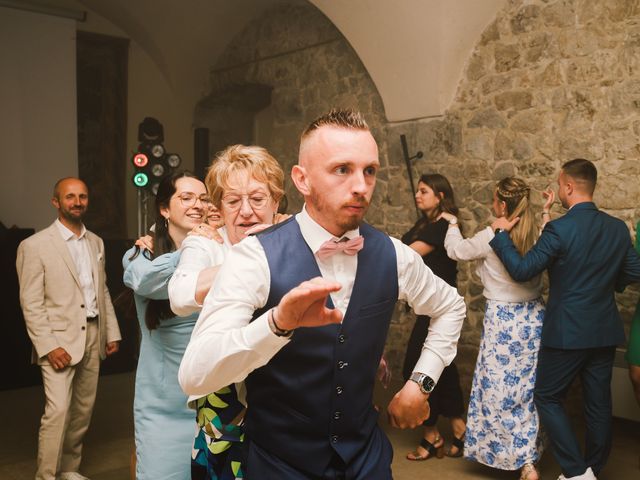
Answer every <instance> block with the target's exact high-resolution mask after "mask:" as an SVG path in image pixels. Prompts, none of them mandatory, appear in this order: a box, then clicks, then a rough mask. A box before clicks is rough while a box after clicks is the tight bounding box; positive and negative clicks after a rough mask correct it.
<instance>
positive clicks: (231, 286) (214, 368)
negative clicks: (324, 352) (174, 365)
mask: <svg viewBox="0 0 640 480" xmlns="http://www.w3.org/2000/svg"><path fill="white" fill-rule="evenodd" d="M269 287H270V272H269V265H268V263H267V259H266V257H265V254H264V250H263V248H262V246H261V245H260V242H259V241H258V240H257V239H256V238H253V237H249V238H247V239H245V240H243V241H242V242H240V243H239V244H237V245H235V246H234V247H233V248H232V249H231V251H230V253H229V254H228V256H227V259H226V260H225V262H224V263H223V264H222V266H221V268H220V271H219V272H218V275H217V277H216V282H215V285H214V287H213V288H212V289H211V290H210V291H209V293H208V294H207V297H206V298H205V301H204V305H203V308H202V312H201V313H200V317H199V318H198V321H197V323H196V326H195V328H194V330H193V333H192V335H191V340H190V342H189V345H188V346H187V349H186V351H185V354H184V356H183V358H182V363H181V365H180V371H179V374H178V378H179V381H180V386H181V387H182V389H183V390H184V392H185V393H187V394H188V395H206V394H208V393H210V392H213V391H216V390H219V389H220V388H222V387H224V386H226V385H229V384H231V383H237V382H241V381H243V380H244V379H245V378H246V377H247V375H249V374H250V373H251V372H252V371H253V370H255V369H256V368H259V367H262V366H264V365H266V364H267V362H268V361H269V360H270V359H271V358H272V357H273V356H274V355H275V354H276V353H277V352H278V351H279V350H280V349H281V348H282V347H284V346H285V345H286V344H287V343H288V342H289V340H288V339H287V338H285V337H278V336H277V335H275V334H274V333H273V332H272V331H271V329H270V328H269V324H268V315H269V312H266V313H265V314H263V315H261V316H260V317H258V318H256V319H255V320H254V321H253V322H251V319H252V317H253V314H254V312H255V311H256V310H257V309H259V308H261V307H263V306H264V305H265V304H266V302H267V298H268V295H269Z"/></svg>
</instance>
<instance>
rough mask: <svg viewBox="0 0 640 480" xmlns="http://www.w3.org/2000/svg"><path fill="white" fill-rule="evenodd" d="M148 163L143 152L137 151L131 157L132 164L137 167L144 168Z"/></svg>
mask: <svg viewBox="0 0 640 480" xmlns="http://www.w3.org/2000/svg"><path fill="white" fill-rule="evenodd" d="M148 163H149V158H148V157H147V156H146V155H145V154H144V153H138V154H136V155H135V156H134V157H133V164H134V165H135V166H136V167H138V168H144V167H146V166H147V164H148Z"/></svg>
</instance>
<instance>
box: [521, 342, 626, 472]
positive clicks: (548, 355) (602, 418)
mask: <svg viewBox="0 0 640 480" xmlns="http://www.w3.org/2000/svg"><path fill="white" fill-rule="evenodd" d="M614 355H615V347H601V348H584V349H576V350H563V349H557V348H549V347H542V348H541V349H540V354H539V357H538V370H537V377H536V385H535V389H534V401H535V404H536V407H537V408H538V414H539V415H540V421H541V422H542V425H543V426H544V428H545V431H546V433H547V436H548V438H549V442H550V444H551V447H552V451H553V454H554V456H555V458H556V460H557V462H558V463H559V464H560V468H561V469H562V473H563V474H564V475H565V476H566V477H574V476H576V475H582V474H583V473H584V472H585V471H586V470H587V468H588V467H591V469H592V470H593V471H594V473H595V474H596V475H598V473H600V471H601V470H602V468H603V467H604V465H605V463H606V462H607V458H608V457H609V452H610V450H611V410H612V405H611V375H612V371H613V360H614ZM578 376H579V377H580V380H581V381H582V391H583V402H584V418H585V422H586V438H585V451H584V454H582V453H581V451H580V446H579V444H578V440H577V438H576V436H575V434H574V432H573V430H572V429H571V423H570V421H569V418H568V416H567V414H566V412H565V410H564V407H563V402H564V400H565V398H566V396H567V392H568V390H569V387H570V386H571V384H572V383H573V382H574V380H575V379H576V377H578Z"/></svg>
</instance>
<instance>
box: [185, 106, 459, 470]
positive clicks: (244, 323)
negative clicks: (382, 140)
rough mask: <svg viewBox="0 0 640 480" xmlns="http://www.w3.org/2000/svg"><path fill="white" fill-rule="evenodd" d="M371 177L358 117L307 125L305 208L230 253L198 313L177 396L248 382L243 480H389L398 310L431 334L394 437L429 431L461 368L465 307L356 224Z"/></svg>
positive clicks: (398, 409)
mask: <svg viewBox="0 0 640 480" xmlns="http://www.w3.org/2000/svg"><path fill="white" fill-rule="evenodd" d="M379 168H380V163H379V160H378V148H377V145H376V142H375V140H374V139H373V136H372V135H371V133H370V131H369V128H368V126H367V124H366V123H365V121H364V119H363V118H362V117H361V115H360V114H359V113H356V112H353V111H350V110H333V111H331V112H329V113H328V114H326V115H323V116H322V117H320V118H318V119H316V120H315V121H314V122H312V123H311V125H310V126H309V127H308V128H307V129H306V130H305V132H304V133H303V134H302V137H301V144H300V152H299V161H298V164H297V165H296V166H294V167H293V169H292V172H291V176H292V179H293V182H294V184H295V185H296V187H297V189H298V190H299V191H300V193H301V194H302V195H303V197H304V200H305V206H304V208H303V209H302V211H301V212H300V213H298V214H297V215H296V216H295V217H292V218H291V219H289V220H288V221H286V222H283V223H281V224H278V225H276V226H274V227H272V228H270V229H269V230H266V231H264V232H263V233H261V234H259V235H257V236H254V237H249V238H247V239H246V240H244V241H242V242H240V243H239V244H238V245H236V246H234V247H233V249H232V251H231V253H230V254H229V256H228V258H227V261H226V262H225V263H224V265H223V266H222V267H221V269H220V272H219V273H218V277H217V279H216V283H215V286H214V288H213V289H212V290H211V291H210V293H209V295H208V296H207V298H206V300H205V303H204V307H203V310H202V313H201V315H200V318H199V320H198V323H197V325H196V327H195V329H194V332H193V336H192V339H191V342H190V344H189V346H188V348H187V351H186V352H185V356H184V358H183V362H182V365H181V368H180V383H181V385H182V387H183V389H184V390H185V392H187V393H188V394H207V393H209V392H212V391H215V390H217V389H219V388H222V387H224V386H226V385H229V384H230V383H233V382H240V381H242V380H245V379H246V391H247V405H248V410H247V415H246V421H245V432H246V433H245V459H244V462H243V465H242V467H243V471H244V474H245V478H248V479H277V480H283V479H285V480H287V479H292V480H293V479H301V480H302V479H354V480H355V479H358V480H364V479H366V480H377V479H380V480H386V479H390V478H392V475H391V460H392V456H393V452H392V448H391V445H390V443H389V441H388V439H387V438H386V436H385V435H384V433H383V432H382V430H381V429H380V428H379V427H378V425H377V418H378V414H377V412H376V410H375V409H374V406H373V403H372V396H373V387H374V381H375V377H376V370H377V367H378V363H379V361H380V358H381V356H382V353H383V350H384V345H385V340H386V337H387V331H388V328H389V322H390V319H391V315H392V313H393V310H394V308H395V305H396V301H397V300H398V299H403V300H406V301H407V302H408V303H409V304H410V305H411V306H412V307H413V309H414V310H415V311H416V312H417V313H420V314H425V315H429V316H430V317H432V321H431V326H430V328H429V335H428V339H427V341H426V342H425V346H424V348H423V352H422V355H421V357H420V359H419V361H418V363H417V364H416V367H415V371H414V374H413V375H412V380H409V381H407V383H406V384H405V385H404V386H403V388H402V389H401V390H400V391H399V392H398V393H397V394H396V395H395V397H394V398H393V400H392V401H391V403H390V404H389V407H388V415H389V421H390V422H391V424H392V425H393V426H395V427H400V428H407V427H408V428H414V427H416V426H418V425H420V424H421V423H422V422H423V421H424V420H425V419H426V418H427V417H428V415H429V411H428V404H427V402H426V400H427V398H428V396H429V392H430V391H431V390H432V389H433V387H434V385H435V382H437V380H438V378H439V376H440V374H441V372H442V370H443V368H444V367H445V366H446V365H448V364H449V363H450V362H451V361H452V360H453V358H454V357H455V354H456V345H457V341H458V337H459V335H460V329H461V327H462V321H463V319H464V316H465V310H466V309H465V305H464V301H463V300H462V298H461V297H460V296H459V295H458V293H457V291H456V290H455V289H454V288H452V287H450V286H449V285H448V284H447V283H446V282H444V281H443V280H441V279H439V278H437V277H436V276H435V275H433V273H432V272H431V270H429V269H428V268H427V267H426V266H425V265H424V263H423V262H422V259H421V258H420V256H419V255H418V254H417V253H416V252H414V251H413V250H412V249H410V248H409V247H407V246H405V245H403V244H402V243H401V242H400V241H399V240H396V239H393V238H390V237H389V236H387V235H386V234H384V233H382V232H379V231H378V230H376V229H374V228H373V227H371V226H369V225H367V224H365V223H363V222H362V220H363V217H364V215H365V212H366V210H367V208H368V206H369V202H370V201H371V197H372V195H373V190H374V187H375V183H376V174H377V172H378V170H379ZM245 193H247V194H250V192H249V191H247V192H245ZM244 198H245V197H243V201H245V200H244Z"/></svg>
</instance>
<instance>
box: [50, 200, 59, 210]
mask: <svg viewBox="0 0 640 480" xmlns="http://www.w3.org/2000/svg"><path fill="white" fill-rule="evenodd" d="M51 205H53V206H54V207H55V208H56V210H60V202H59V201H58V198H57V197H52V198H51Z"/></svg>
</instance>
